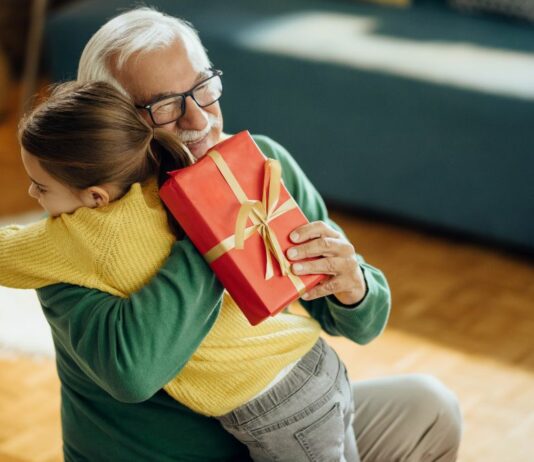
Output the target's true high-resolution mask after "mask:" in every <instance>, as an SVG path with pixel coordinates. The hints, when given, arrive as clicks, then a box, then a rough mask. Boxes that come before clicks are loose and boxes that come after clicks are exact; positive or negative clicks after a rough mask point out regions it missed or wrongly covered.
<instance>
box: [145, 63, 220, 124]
mask: <svg viewBox="0 0 534 462" xmlns="http://www.w3.org/2000/svg"><path fill="white" fill-rule="evenodd" d="M209 70H210V71H211V72H212V74H211V75H210V76H209V77H207V78H205V79H204V80H201V81H200V82H198V83H197V84H196V85H194V86H193V88H190V89H189V90H188V91H184V92H183V93H173V94H170V95H165V96H161V97H160V98H158V99H156V101H152V102H151V103H149V104H145V105H144V106H143V105H138V104H136V105H135V107H136V108H137V109H144V110H145V111H147V112H148V115H150V120H152V123H153V124H154V125H155V126H157V127H161V126H163V125H167V124H171V123H173V122H176V121H177V120H179V119H181V118H182V117H183V116H184V115H185V110H186V107H185V100H186V99H187V97H188V96H190V97H191V99H192V100H193V101H194V102H195V104H196V105H197V106H198V107H201V108H205V107H208V106H211V105H212V104H215V103H216V102H217V101H219V100H220V99H221V96H222V89H221V94H220V96H219V97H218V98H217V99H216V100H215V101H212V102H211V103H209V104H206V105H204V106H201V105H200V104H198V102H197V100H196V99H195V97H194V95H193V92H194V91H195V90H196V89H197V88H198V87H199V86H200V85H202V84H204V83H206V82H207V81H208V80H211V79H213V78H215V77H221V76H222V75H223V71H221V70H220V69H214V68H210V69H209ZM221 83H222V82H221ZM177 96H181V97H182V106H181V110H182V113H181V114H180V117H178V118H177V119H174V120H170V121H169V122H165V123H163V124H158V123H156V121H155V120H154V115H153V114H152V106H153V105H154V104H157V103H159V102H161V101H163V100H166V99H171V98H176V97H177Z"/></svg>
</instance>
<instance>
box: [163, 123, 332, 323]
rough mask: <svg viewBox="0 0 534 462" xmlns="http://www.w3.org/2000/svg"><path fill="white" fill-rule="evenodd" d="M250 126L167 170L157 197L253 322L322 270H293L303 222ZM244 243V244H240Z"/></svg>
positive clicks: (283, 304)
mask: <svg viewBox="0 0 534 462" xmlns="http://www.w3.org/2000/svg"><path fill="white" fill-rule="evenodd" d="M280 168H281V167H280V163H279V162H278V161H277V160H274V159H267V157H265V156H264V155H263V153H262V152H261V151H260V149H259V148H258V146H257V145H256V143H255V142H254V140H253V139H252V138H251V136H250V134H249V133H248V131H245V132H241V133H238V134H237V135H234V136H232V137H230V138H228V139H226V140H224V141H222V142H221V143H219V144H217V145H216V146H214V147H213V148H212V149H211V150H210V151H209V152H208V154H206V156H204V157H203V158H201V159H200V160H199V161H198V162H196V163H195V164H194V165H192V166H190V167H186V168H183V169H180V170H176V171H174V172H170V175H171V178H169V179H168V180H167V181H166V182H165V184H164V185H163V186H162V188H161V190H160V196H161V199H162V200H163V202H164V203H165V204H166V205H167V207H168V208H169V210H170V211H171V213H172V214H173V215H174V216H175V217H176V219H177V220H178V222H179V223H180V225H181V226H182V228H183V229H184V231H185V232H186V234H187V235H188V236H189V238H190V239H191V241H192V242H193V244H194V245H195V247H196V248H197V249H198V250H199V252H200V253H201V254H202V255H203V256H204V257H205V258H206V260H207V261H208V263H209V264H210V266H211V268H212V269H213V271H214V272H215V274H216V275H217V277H218V278H219V280H220V281H221V283H222V284H223V285H224V287H225V288H226V290H227V291H228V293H229V294H230V295H231V296H232V298H233V299H234V301H235V302H236V303H237V305H238V306H239V307H240V308H241V310H242V311H243V313H244V314H245V316H246V317H247V319H248V320H249V322H250V323H251V324H252V325H256V324H258V323H259V322H261V321H262V320H264V319H265V318H267V317H268V316H272V315H275V314H276V313H278V312H279V311H281V310H282V309H284V308H285V307H286V306H288V305H289V304H290V303H291V302H292V301H294V300H296V299H297V298H299V297H300V296H301V295H302V294H303V293H304V292H306V291H308V290H309V289H311V288H312V287H313V286H315V285H316V284H318V283H319V282H320V281H321V280H323V279H324V278H325V277H326V276H325V275H305V276H301V277H298V276H296V275H294V274H292V273H291V270H290V264H289V262H288V261H287V259H286V258H285V252H286V251H287V249H288V248H289V247H291V246H292V245H293V244H292V243H291V241H290V240H289V234H290V233H291V232H292V231H293V230H294V229H295V228H297V227H299V226H301V225H303V224H306V223H308V220H307V219H306V217H305V216H304V214H303V213H302V211H301V210H300V208H299V207H298V205H297V204H296V202H295V201H294V200H293V198H292V197H291V196H290V194H289V193H288V192H287V190H286V188H285V186H284V185H283V182H282V181H281V178H280V174H281V170H280ZM240 247H242V248H240Z"/></svg>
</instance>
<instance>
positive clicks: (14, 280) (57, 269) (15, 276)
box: [0, 219, 72, 289]
mask: <svg viewBox="0 0 534 462" xmlns="http://www.w3.org/2000/svg"><path fill="white" fill-rule="evenodd" d="M71 266H72V262H68V261H65V260H64V259H61V258H60V256H59V254H58V253H57V250H56V246H55V245H54V244H53V243H52V242H51V239H50V236H49V234H48V233H47V220H46V219H45V220H41V221H38V222H36V223H32V224H30V225H27V226H18V225H12V226H6V227H4V228H0V285H2V286H6V287H13V288H17V289H37V288H40V287H45V286H47V285H50V284H55V283H57V282H60V279H58V276H59V274H64V273H65V272H66V271H71Z"/></svg>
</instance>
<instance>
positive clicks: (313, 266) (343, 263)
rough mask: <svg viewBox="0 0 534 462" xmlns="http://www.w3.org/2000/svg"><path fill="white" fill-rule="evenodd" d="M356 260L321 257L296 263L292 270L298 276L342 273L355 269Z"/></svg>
mask: <svg viewBox="0 0 534 462" xmlns="http://www.w3.org/2000/svg"><path fill="white" fill-rule="evenodd" d="M355 267H356V261H355V260H354V259H353V258H350V257H349V258H347V257H330V258H319V259H317V260H314V261H307V262H302V263H294V264H293V265H291V270H292V271H293V273H295V274H296V275H298V276H302V275H305V274H330V275H336V274H342V273H348V272H350V271H351V270H354V268H355Z"/></svg>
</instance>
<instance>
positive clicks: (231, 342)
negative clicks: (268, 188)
mask: <svg viewBox="0 0 534 462" xmlns="http://www.w3.org/2000/svg"><path fill="white" fill-rule="evenodd" d="M173 242H174V236H173V235H172V234H171V233H170V231H169V228H168V226H167V218H166V214H165V211H164V210H163V207H162V205H161V202H160V200H159V196H158V189H157V185H156V182H155V181H150V182H148V183H147V184H146V185H144V186H141V185H140V184H139V183H136V184H134V185H132V187H131V189H130V191H129V192H128V193H127V194H126V195H125V196H124V197H123V198H121V199H120V200H118V201H115V202H113V203H111V204H109V205H108V206H106V207H101V208H98V209H89V208H80V209H78V210H76V211H75V212H74V213H72V214H70V215H68V214H63V215H61V216H60V217H57V218H48V219H46V220H42V221H39V222H37V223H34V224H31V225H29V226H26V227H21V226H9V227H5V228H0V285H3V286H7V287H14V288H25V289H30V288H40V287H44V286H47V285H50V284H55V283H58V282H65V283H70V284H76V285H80V286H85V287H89V288H96V289H99V290H102V291H105V292H109V293H111V294H114V295H118V296H121V297H126V296H128V294H130V293H132V292H135V291H137V290H139V289H140V288H141V287H143V286H144V285H145V284H146V283H147V282H148V281H149V280H150V279H151V278H152V277H153V276H154V275H155V274H156V272H157V271H158V269H159V268H160V267H161V266H162V264H163V262H164V261H165V260H166V258H167V257H168V256H169V253H170V249H171V246H172V244H173ZM319 332H320V327H319V324H318V323H317V322H316V321H314V320H313V319H310V318H307V317H303V316H296V315H293V314H289V313H281V314H279V315H277V316H276V317H274V318H269V319H267V320H265V321H264V322H262V323H261V324H259V325H258V326H255V327H252V326H251V325H250V324H249V323H248V321H247V320H246V318H245V317H244V315H243V314H242V313H241V311H240V310H239V308H238V307H237V306H236V304H235V303H234V301H233V300H232V298H231V297H230V296H229V295H228V294H227V293H226V292H225V295H224V298H223V305H222V307H221V311H220V314H219V317H218V319H217V321H216V323H215V325H214V327H213V328H212V330H211V331H210V332H209V334H208V335H207V336H206V338H205V339H204V341H203V342H202V344H201V345H200V347H199V348H198V349H197V351H196V352H195V353H194V354H193V356H192V357H191V359H190V360H189V362H188V363H187V364H186V365H185V366H184V368H183V369H182V370H181V371H180V373H179V374H178V375H177V376H176V377H175V378H174V379H173V380H172V381H171V382H169V383H168V384H167V385H166V386H165V387H164V388H165V390H166V391H167V392H168V393H169V394H170V395H171V396H172V397H173V398H175V399H176V400H178V401H180V402H181V403H183V404H185V405H186V406H188V407H189V408H191V409H193V410H194V411H196V412H199V413H202V414H205V415H211V416H218V415H223V414H225V413H227V412H229V411H231V410H232V409H235V408H236V407H238V406H239V405H241V404H243V403H245V402H247V401H248V400H249V399H250V398H251V397H253V396H255V395H257V394H258V393H259V392H260V391H261V390H263V389H264V388H265V387H266V386H267V385H268V384H269V383H270V382H271V381H272V380H273V379H274V378H275V377H276V375H277V374H278V373H279V372H280V371H281V370H282V369H283V368H284V367H285V366H287V365H288V364H290V363H292V362H294V361H296V360H297V359H298V358H300V357H302V356H303V355H304V354H306V353H307V352H308V351H309V350H310V349H311V347H312V346H313V344H314V343H315V342H316V341H317V338H318V337H319ZM178 346H179V345H178Z"/></svg>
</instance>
